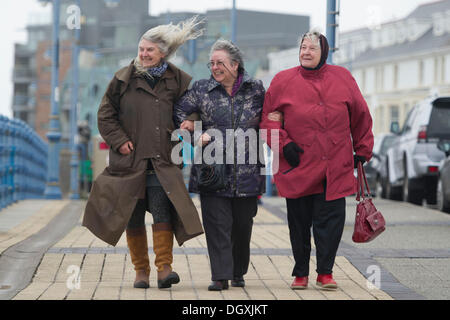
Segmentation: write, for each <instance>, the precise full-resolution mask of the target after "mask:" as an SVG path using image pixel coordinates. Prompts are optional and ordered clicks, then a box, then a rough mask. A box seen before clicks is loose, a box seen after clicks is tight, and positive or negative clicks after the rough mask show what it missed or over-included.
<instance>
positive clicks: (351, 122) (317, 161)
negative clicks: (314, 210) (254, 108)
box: [260, 64, 373, 201]
mask: <svg viewBox="0 0 450 320" xmlns="http://www.w3.org/2000/svg"><path fill="white" fill-rule="evenodd" d="M273 111H280V112H282V113H283V115H284V124H283V123H282V122H280V121H271V120H269V119H268V118H267V115H268V114H269V113H270V112H273ZM260 128H261V129H268V130H267V131H268V135H267V137H268V139H267V142H268V144H269V146H271V148H272V145H271V139H270V137H271V130H269V129H279V130H280V131H279V137H280V140H279V149H278V150H273V149H274V148H275V146H273V147H274V148H272V150H273V151H274V152H278V153H279V156H280V163H279V170H278V173H276V174H274V180H275V184H276V186H277V190H278V192H279V194H280V195H281V196H283V197H286V198H299V197H303V196H307V195H311V194H317V193H322V192H323V181H324V180H325V179H326V181H327V191H326V200H327V201H329V200H334V199H338V198H342V197H345V196H348V195H351V194H353V193H355V192H356V179H355V176H354V174H353V172H354V171H353V170H354V169H353V152H355V153H356V154H358V155H360V156H364V157H365V158H366V160H367V161H368V160H369V159H370V158H371V157H372V147H373V134H372V117H371V116H370V112H369V108H368V107H367V104H366V102H365V100H364V98H363V97H362V95H361V92H360V91H359V88H358V85H357V84H356V81H355V79H353V77H352V75H351V74H350V72H349V71H348V70H346V69H344V68H342V67H338V66H333V65H327V64H325V65H323V66H322V67H321V68H320V69H319V70H306V69H304V68H302V67H300V66H299V67H295V68H291V69H288V70H284V71H281V72H280V73H278V74H277V75H276V76H275V78H274V79H273V80H272V82H271V84H270V87H269V89H268V90H267V93H266V96H265V100H264V107H263V114H262V120H261V124H260ZM291 141H294V142H295V143H297V144H298V145H299V146H300V147H301V148H302V149H303V150H304V153H303V154H300V165H299V166H298V167H296V168H295V169H293V170H291V171H289V172H287V173H286V171H287V170H289V169H290V168H291V166H290V165H289V164H288V162H287V161H286V160H285V159H284V157H283V151H282V150H283V149H282V148H283V146H285V145H286V144H288V143H289V142H291Z"/></svg>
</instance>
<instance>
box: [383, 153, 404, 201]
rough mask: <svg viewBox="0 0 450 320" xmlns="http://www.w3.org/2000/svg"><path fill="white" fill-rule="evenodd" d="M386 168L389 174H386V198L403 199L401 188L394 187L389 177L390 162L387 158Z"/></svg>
mask: <svg viewBox="0 0 450 320" xmlns="http://www.w3.org/2000/svg"><path fill="white" fill-rule="evenodd" d="M386 162H387V163H386V170H387V176H386V198H388V199H390V200H401V199H402V196H401V190H398V188H396V187H394V186H393V185H392V184H391V179H390V177H389V162H388V160H387V159H386Z"/></svg>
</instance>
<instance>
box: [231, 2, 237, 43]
mask: <svg viewBox="0 0 450 320" xmlns="http://www.w3.org/2000/svg"><path fill="white" fill-rule="evenodd" d="M231 42H233V43H234V44H236V0H233V8H231Z"/></svg>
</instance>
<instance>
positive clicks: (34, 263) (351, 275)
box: [0, 198, 420, 300]
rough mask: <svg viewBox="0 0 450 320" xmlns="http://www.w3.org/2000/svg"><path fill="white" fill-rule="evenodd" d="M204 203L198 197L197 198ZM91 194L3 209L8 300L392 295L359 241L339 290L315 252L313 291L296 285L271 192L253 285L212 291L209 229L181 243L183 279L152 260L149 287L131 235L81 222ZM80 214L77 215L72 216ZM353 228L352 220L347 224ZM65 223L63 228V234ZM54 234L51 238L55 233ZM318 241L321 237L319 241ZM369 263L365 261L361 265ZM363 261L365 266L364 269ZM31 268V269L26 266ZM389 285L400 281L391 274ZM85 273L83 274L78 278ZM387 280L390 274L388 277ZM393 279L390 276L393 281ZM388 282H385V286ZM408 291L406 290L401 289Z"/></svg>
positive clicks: (341, 257)
mask: <svg viewBox="0 0 450 320" xmlns="http://www.w3.org/2000/svg"><path fill="white" fill-rule="evenodd" d="M194 203H195V204H196V206H197V208H198V210H200V206H199V202H198V199H197V198H194ZM84 206H85V202H84V201H70V200H56V201H50V200H26V201H21V202H19V203H16V204H14V205H12V206H10V207H8V208H6V209H3V210H2V211H0V226H1V228H0V253H1V255H0V299H14V300H72V299H94V300H97V299H101V300H119V299H121V300H130V299H132V300H135V299H137V300H303V299H304V300H361V299H363V300H392V299H393V297H392V295H390V294H389V293H387V292H385V291H382V290H380V289H378V288H376V287H375V286H373V285H372V286H371V285H370V283H369V285H368V282H367V279H366V276H367V275H364V274H363V273H364V272H365V269H364V267H365V265H363V264H364V263H366V265H367V264H369V263H370V261H369V262H367V261H366V262H364V259H366V260H367V257H358V256H357V255H356V254H355V253H354V252H352V248H349V247H346V246H345V245H344V246H343V247H342V246H341V247H340V249H339V251H338V257H337V259H336V264H335V268H334V278H335V279H336V281H337V283H338V285H339V289H338V290H337V291H324V290H321V289H319V288H318V287H317V286H316V285H315V278H316V276H317V274H316V273H315V271H314V270H315V268H316V266H315V253H314V252H313V256H312V259H311V266H310V270H311V274H310V285H309V287H308V289H307V290H301V291H299V290H295V291H294V290H291V289H290V288H289V285H290V283H291V282H292V276H291V272H292V267H293V264H294V261H293V257H292V252H291V249H290V242H289V233H288V227H287V224H286V220H285V216H283V209H282V208H281V207H282V202H281V201H280V199H277V200H276V201H271V200H270V199H263V205H260V207H259V210H258V214H257V216H256V218H255V223H254V229H253V235H252V242H251V263H250V267H249V272H248V274H247V275H246V276H245V280H246V287H245V288H233V287H230V289H229V290H224V291H221V292H210V291H208V290H207V286H208V284H209V283H210V269H209V260H208V256H207V248H206V241H205V237H204V235H202V236H199V237H197V238H195V239H193V240H190V241H188V242H186V243H185V244H184V245H183V246H182V247H179V246H178V245H177V244H175V248H174V263H173V267H174V270H175V271H177V272H178V273H179V275H180V278H181V282H180V283H179V284H177V285H174V286H173V287H172V288H170V289H163V290H160V289H158V288H157V284H156V270H155V267H154V266H153V265H152V271H151V275H150V278H151V279H150V288H149V289H145V290H143V289H134V288H133V280H134V270H133V266H132V264H131V261H130V255H129V253H128V249H127V246H126V239H125V235H123V236H122V238H121V239H120V241H119V243H118V244H117V246H116V247H112V246H110V245H107V244H106V243H104V242H103V241H101V240H99V239H97V238H96V237H95V236H93V235H92V234H91V233H90V232H89V231H88V230H87V229H86V228H84V227H82V226H81V220H82V211H83V209H84ZM146 219H147V220H146V223H147V226H148V228H147V232H148V239H149V251H150V261H151V263H153V261H154V254H153V248H152V243H151V239H152V235H151V227H150V226H151V223H152V218H151V215H150V214H147V218H146ZM71 221H72V222H71ZM346 228H347V227H346ZM55 230H58V234H55V232H56V231H55ZM49 239H50V240H49ZM312 243H313V242H312ZM361 265H363V266H361ZM358 268H359V269H358ZM22 270H24V271H22ZM381 272H382V275H383V278H384V281H385V282H383V285H385V284H388V286H387V288H391V289H392V287H396V286H397V287H398V288H400V289H401V290H404V292H406V293H410V294H412V296H410V297H412V298H420V297H417V295H414V292H411V291H408V290H409V289H408V288H406V289H405V288H404V287H403V286H401V285H400V284H399V283H398V282H397V281H396V279H395V278H393V277H392V276H390V277H389V276H385V275H384V274H383V272H384V271H383V270H381ZM77 276H79V277H78V278H77ZM386 279H387V280H386ZM386 281H388V282H389V281H390V282H391V283H390V286H389V283H386ZM383 285H382V286H381V288H383ZM401 290H400V291H401Z"/></svg>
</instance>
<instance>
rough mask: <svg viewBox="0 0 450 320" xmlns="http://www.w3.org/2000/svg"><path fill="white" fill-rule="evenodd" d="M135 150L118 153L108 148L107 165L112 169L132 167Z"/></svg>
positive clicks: (118, 169)
mask: <svg viewBox="0 0 450 320" xmlns="http://www.w3.org/2000/svg"><path fill="white" fill-rule="evenodd" d="M134 155H135V151H132V152H131V153H130V154H126V155H124V154H120V153H119V152H116V151H114V150H113V149H112V148H111V149H109V167H110V168H111V169H112V170H113V171H124V170H128V169H130V168H132V167H133V162H134Z"/></svg>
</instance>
